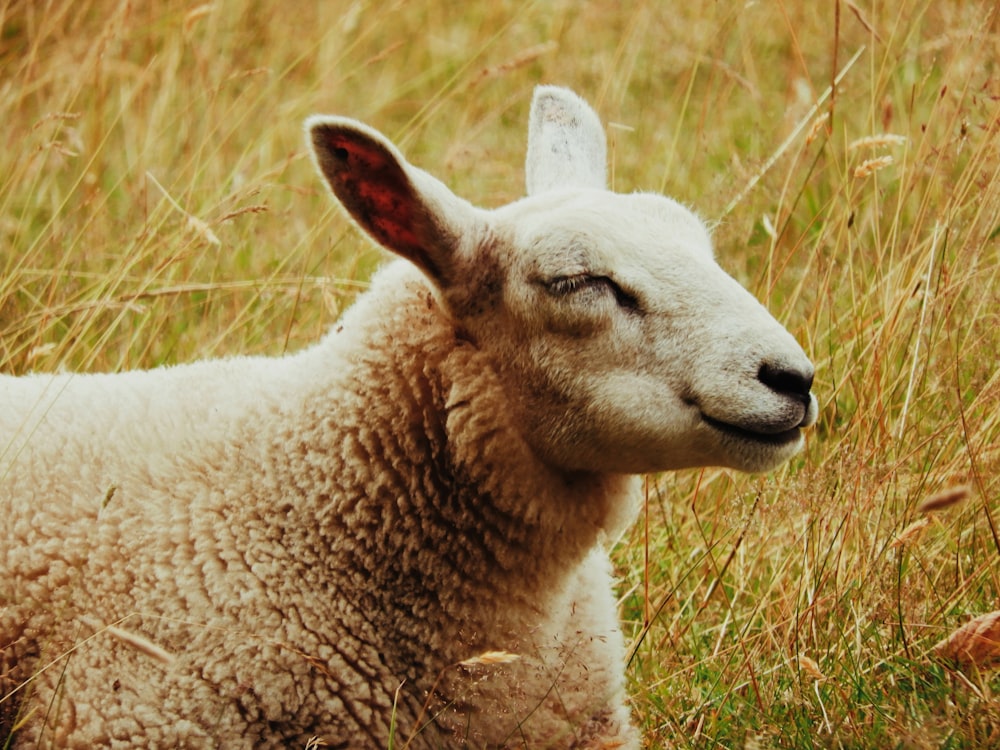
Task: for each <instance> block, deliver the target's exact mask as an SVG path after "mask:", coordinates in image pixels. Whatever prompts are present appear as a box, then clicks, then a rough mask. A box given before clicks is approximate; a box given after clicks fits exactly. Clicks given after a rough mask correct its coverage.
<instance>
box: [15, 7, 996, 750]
mask: <svg viewBox="0 0 1000 750" xmlns="http://www.w3.org/2000/svg"><path fill="white" fill-rule="evenodd" d="M0 70H2V75H0V116H2V122H3V139H4V149H3V151H2V153H0V371H2V372H5V373H22V372H27V371H32V370H34V371H52V370H57V369H60V368H70V369H81V370H88V371H114V370H121V369H128V368H137V367H151V366H156V365H160V364H164V363H175V362H186V361H191V360H194V359H197V358H202V357H210V356H220V355H224V354H227V353H236V352H244V353H261V352H266V353H271V354H280V353H281V352H283V351H286V350H289V351H290V350H295V349H298V348H300V347H302V346H304V345H305V344H306V343H308V342H311V341H314V340H315V339H316V338H317V337H319V336H320V335H321V334H322V332H323V331H324V330H325V329H326V327H327V326H329V325H330V324H331V322H332V321H334V320H335V319H336V317H337V316H338V315H339V313H340V311H342V310H343V309H344V308H345V307H346V306H347V305H349V304H350V302H351V300H352V298H353V297H354V295H356V294H357V293H358V291H359V290H360V289H363V288H364V286H365V283H366V279H367V278H368V276H369V274H370V273H371V271H372V270H373V269H374V268H375V267H376V266H377V264H378V263H379V262H380V259H381V258H382V257H383V256H382V255H381V253H380V252H379V251H377V250H375V249H373V248H372V247H371V246H370V245H369V244H368V243H367V242H366V241H365V240H363V239H362V238H361V236H360V235H359V234H358V232H357V231H356V230H354V229H352V228H351V227H350V226H349V224H348V222H347V221H346V220H345V218H344V217H343V216H342V215H341V214H340V213H339V211H338V210H337V209H336V208H335V207H334V206H333V205H332V201H330V199H329V198H328V196H327V195H326V193H325V191H324V188H323V187H322V184H321V182H320V180H319V178H318V177H317V176H315V175H314V173H313V171H312V167H311V165H310V162H309V159H308V156H307V154H306V151H305V147H304V142H303V137H302V130H301V123H302V121H303V119H304V118H305V117H306V116H307V115H309V114H312V113H316V112H326V113H337V114H345V115H350V116H353V117H356V118H358V119H360V120H363V121H365V122H368V123H370V124H372V125H373V126H375V127H377V128H378V129H380V130H382V131H383V132H385V133H386V134H388V135H389V136H390V137H391V138H393V139H394V140H396V142H397V143H399V144H400V145H401V147H402V148H403V149H404V151H405V152H406V154H407V156H408V157H409V158H410V159H411V160H412V161H413V162H414V163H416V164H418V165H421V166H423V167H425V168H426V169H428V170H429V171H431V172H433V173H435V174H436V175H437V176H439V177H440V178H441V179H443V180H444V181H445V182H446V183H447V184H448V185H449V186H450V187H452V189H454V190H455V191H456V192H457V193H459V194H460V195H463V196H465V197H467V198H468V199H469V200H471V201H473V202H474V203H477V204H480V205H484V206H496V205H499V204H502V203H505V202H507V201H510V200H513V199H515V198H516V197H518V196H520V195H521V194H522V192H523V189H522V185H523V170H522V166H521V165H522V163H523V158H524V144H525V125H526V120H527V109H528V104H529V101H530V96H531V90H532V87H533V86H534V85H535V84H536V83H541V82H544V83H560V84H564V85H568V86H570V87H572V88H574V89H575V90H577V91H578V92H579V93H580V94H581V95H583V96H584V97H585V98H587V99H588V100H589V101H591V102H592V103H593V104H594V106H595V107H596V109H597V110H598V111H599V112H600V114H601V116H602V119H603V120H604V122H605V123H607V124H608V142H609V149H610V164H609V168H610V174H611V175H612V179H613V183H614V185H615V187H616V189H617V190H620V191H631V190H653V191H660V192H664V193H667V194H669V195H671V196H673V197H675V198H677V199H679V200H681V201H683V202H684V203H686V204H688V205H690V206H691V207H693V208H695V209H696V210H697V211H698V212H699V213H700V214H701V215H702V216H703V217H704V218H705V219H706V220H707V221H709V222H710V223H712V225H713V226H714V238H715V243H716V247H717V253H718V257H719V261H720V263H721V264H722V266H723V267H724V268H726V269H727V270H728V271H729V272H730V273H732V274H733V275H734V276H735V277H736V278H737V279H739V280H740V281H741V283H743V284H744V285H745V286H747V287H748V288H749V289H750V290H751V291H753V292H754V293H755V294H756V295H757V296H758V298H760V299H761V300H762V301H763V302H764V303H765V304H766V305H767V306H768V307H769V308H770V309H771V310H772V311H773V312H774V313H775V315H776V316H777V317H778V318H779V319H780V320H781V321H782V322H783V323H784V324H786V325H787V326H788V328H789V329H790V330H791V331H792V332H793V333H794V334H795V335H796V337H797V338H798V339H799V341H800V342H802V344H803V346H804V347H805V348H806V350H807V351H808V352H809V353H810V355H811V356H812V357H813V360H814V362H815V363H816V366H817V379H816V387H815V390H816V393H817V396H818V397H819V399H820V403H821V415H820V419H819V423H818V424H817V425H816V427H815V428H814V429H812V430H811V431H810V433H809V435H808V442H807V446H806V449H805V450H804V451H803V453H802V454H801V455H800V456H799V457H797V458H796V459H795V460H794V461H793V462H792V463H791V464H790V465H789V466H787V467H785V468H782V469H781V470H778V471H776V472H774V473H772V474H770V475H767V476H744V475H737V474H733V473H730V472H727V471H720V470H715V469H707V470H704V471H697V472H682V473H679V474H675V475H665V476H651V477H649V478H648V480H647V483H646V488H647V504H646V510H645V513H644V515H643V519H642V521H641V522H640V524H638V525H637V526H636V527H635V528H634V529H633V530H632V532H631V533H630V535H629V538H627V539H624V540H622V542H621V544H620V545H619V547H618V549H617V551H616V559H617V562H618V564H619V569H620V575H621V606H622V615H623V617H624V619H625V621H626V633H627V638H628V639H629V640H630V641H631V643H632V644H633V645H632V658H631V661H630V663H629V666H628V674H629V680H630V685H631V693H632V695H633V699H634V709H635V716H636V720H637V722H638V723H639V724H640V725H641V726H642V728H643V732H644V734H645V736H646V738H647V742H648V746H649V747H653V748H667V747H676V748H746V749H747V750H749V749H750V748H761V749H764V748H812V747H830V748H894V747H898V748H914V749H920V750H923V749H924V748H963V747H970V748H971V747H1000V680H998V679H997V672H996V671H991V670H993V669H995V667H996V666H997V664H998V663H1000V647H994V648H993V653H992V663H991V658H990V656H991V655H990V654H989V653H984V654H983V657H982V658H977V659H972V660H970V662H969V663H967V664H965V665H964V667H963V668H962V669H954V668H953V665H951V664H947V663H944V662H942V661H941V660H939V659H937V658H935V656H934V653H933V651H932V647H933V646H934V644H935V643H937V642H938V641H939V640H941V639H943V638H945V637H947V636H948V635H949V634H950V633H952V632H953V631H955V630H956V629H957V628H959V627H960V626H961V625H963V624H964V623H966V622H968V621H969V620H970V619H972V618H973V617H975V616H977V615H982V614H985V613H988V612H991V611H994V610H998V609H1000V528H998V527H1000V370H998V361H1000V9H998V8H997V6H996V5H995V3H993V2H992V1H991V0H985V1H984V2H958V1H957V0H954V1H953V0H901V1H900V2H898V3H877V2H874V1H873V0H861V1H860V2H857V3H853V2H849V1H848V0H836V2H830V3H797V2H790V0H760V1H759V2H747V3H742V2H740V3H722V2H715V3H691V2H687V3H685V2H676V1H675V0H670V1H669V2H653V1H648V2H637V3H621V4H618V3H611V2H590V3H575V2H570V1H569V0H550V1H546V0H536V1H534V2H531V1H525V2H514V1H512V0H489V1H481V0H472V1H470V2H466V3H462V4H458V3H447V2H431V0H410V1H409V2H404V1H403V0H389V1H388V2H386V3H384V4H375V3H367V2H364V0H343V1H341V0H331V1H329V2H322V1H317V2H313V3H297V4H290V3H277V2H266V1H265V0H244V1H242V2H240V1H237V0H228V1H227V0H219V1H218V2H212V3H205V4H197V3H195V2H187V3H182V2H178V1H176V0H169V1H165V2H157V3H143V2H118V1H116V0H72V1H70V0H49V1H48V2H45V3H41V2H34V1H33V0H24V1H22V2H18V1H16V0H15V1H14V2H9V1H8V2H0ZM2 444H3V436H0V445H2ZM942 493H948V494H947V496H946V495H943V494H942ZM928 499H931V500H934V501H935V502H936V504H937V505H939V506H943V507H939V508H937V509H936V510H923V511H922V510H921V509H920V507H919V506H920V504H921V503H922V502H924V501H926V500H928ZM998 630H1000V629H998ZM988 650H989V649H986V651H988Z"/></svg>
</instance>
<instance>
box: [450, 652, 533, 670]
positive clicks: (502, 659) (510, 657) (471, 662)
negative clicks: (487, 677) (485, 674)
mask: <svg viewBox="0 0 1000 750" xmlns="http://www.w3.org/2000/svg"><path fill="white" fill-rule="evenodd" d="M520 658H521V656H520V655H519V654H512V653H510V652H509V651H484V652H483V653H481V654H479V656H473V657H471V658H469V659H464V660H462V661H460V662H459V664H461V665H462V666H463V667H472V666H477V665H481V666H491V665H494V664H510V663H512V662H515V661H517V660H518V659H520Z"/></svg>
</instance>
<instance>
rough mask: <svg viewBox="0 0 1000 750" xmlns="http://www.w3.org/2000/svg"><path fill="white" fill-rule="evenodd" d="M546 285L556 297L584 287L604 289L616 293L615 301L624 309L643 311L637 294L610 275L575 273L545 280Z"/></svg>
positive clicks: (636, 311)
mask: <svg viewBox="0 0 1000 750" xmlns="http://www.w3.org/2000/svg"><path fill="white" fill-rule="evenodd" d="M544 285H545V288H546V289H547V290H548V291H549V293H550V294H552V295H554V296H556V297H565V296H567V295H570V294H573V293H574V292H579V291H582V290H584V289H599V290H604V291H607V292H609V293H611V294H613V295H614V297H615V302H617V303H618V306H619V307H620V308H622V309H623V310H627V311H629V312H635V313H638V312H641V311H642V308H641V307H640V305H639V300H638V299H636V297H635V295H633V294H629V293H628V292H626V291H625V290H624V289H622V288H621V286H619V284H618V283H617V282H615V280H614V279H612V278H610V277H609V276H595V275H591V274H586V273H580V274H574V275H573V276H555V277H553V278H551V279H548V280H547V281H545V282H544Z"/></svg>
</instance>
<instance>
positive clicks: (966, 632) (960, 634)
mask: <svg viewBox="0 0 1000 750" xmlns="http://www.w3.org/2000/svg"><path fill="white" fill-rule="evenodd" d="M931 650H932V652H933V653H934V655H935V656H936V657H937V658H939V659H941V660H943V661H945V662H949V663H951V664H953V665H955V666H958V667H975V668H978V669H994V668H997V667H1000V611H996V612H990V613H989V614H985V615H980V616H979V617H976V618H974V619H972V620H969V622H967V623H965V625H963V626H962V627H960V628H959V629H958V630H956V631H955V632H954V633H952V634H951V635H949V636H948V637H947V638H945V639H943V640H941V641H939V642H938V643H936V644H935V645H934V647H933V649H931Z"/></svg>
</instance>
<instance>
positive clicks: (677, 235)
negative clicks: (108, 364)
mask: <svg viewBox="0 0 1000 750" xmlns="http://www.w3.org/2000/svg"><path fill="white" fill-rule="evenodd" d="M306 130H307V140H308V142H309V144H310V147H311V152H312V154H313V158H314V161H315V164H316V166H317V168H318V170H319V172H320V173H321V175H322V176H323V177H324V178H325V180H326V183H327V184H328V186H329V188H330V190H331V192H332V194H333V196H334V197H335V199H336V200H337V201H339V203H340V204H341V205H342V206H343V207H344V208H345V209H346V211H347V213H348V214H349V215H350V217H351V218H352V219H353V221H354V222H355V223H356V224H357V226H358V227H360V229H361V230H363V231H364V232H365V233H366V234H368V235H369V236H370V237H371V238H373V239H374V240H375V241H376V242H377V243H379V244H380V245H382V246H383V247H385V248H387V249H388V250H390V251H392V252H393V253H395V254H396V255H398V256H400V257H399V258H398V259H396V260H394V261H393V262H391V263H389V264H388V265H386V266H385V267H384V268H383V269H382V270H380V271H379V272H378V273H377V274H376V275H375V278H374V279H373V281H372V283H371V286H370V289H369V290H368V291H367V292H366V293H364V294H363V295H360V296H359V298H358V300H357V301H356V302H355V303H354V305H352V306H351V307H350V308H349V309H348V311H347V312H346V313H345V314H344V316H343V317H342V319H341V320H340V322H339V323H338V324H337V325H336V326H335V327H334V328H333V329H332V330H331V331H330V332H329V333H328V334H327V335H326V336H325V337H323V338H322V339H321V340H320V341H319V342H318V343H317V344H315V345H313V346H311V347H308V348H306V349H304V350H302V351H300V352H297V353H294V354H290V355H286V356H284V357H275V358H266V357H240V356H236V357H232V358H228V359H220V360H214V361H202V362H196V363H193V364H188V365H180V366H174V367H165V368H160V369H153V370H149V371H137V372H126V373H120V374H55V375H52V374H30V375H25V376H21V377H13V376H0V539H2V542H0V545H2V547H0V581H2V583H0V650H2V653H0V697H2V701H3V702H2V703H0V712H2V713H0V724H2V727H3V730H4V731H3V737H7V735H8V734H9V733H10V732H13V735H12V739H13V743H14V745H15V746H34V745H49V746H59V747H68V748H84V747H86V748H92V747H97V746H108V747H150V748H153V747H170V748H205V747H225V748H250V747H255V748H258V747H259V748H278V747H282V748H284V747H304V746H306V745H307V744H308V743H314V744H315V743H317V742H319V741H322V742H324V743H325V744H326V746H327V747H333V748H386V747H389V746H390V743H393V742H394V743H395V746H402V745H403V744H404V743H405V742H409V745H408V746H409V747H413V748H439V747H474V748H487V747H488V748H515V747H526V748H548V747H560V748H608V747H620V748H637V747H638V746H639V742H640V739H639V733H638V731H637V729H636V728H635V726H634V724H633V722H632V720H631V718H630V712H629V708H628V703H627V697H626V694H625V682H624V680H625V677H624V671H625V667H624V657H625V646H624V638H623V635H622V632H621V630H620V627H619V624H618V622H617V615H616V612H615V610H616V607H615V599H614V596H613V579H612V568H611V564H610V561H609V557H608V552H607V547H608V545H609V544H610V543H611V542H612V541H614V540H615V539H617V538H618V537H619V536H620V535H621V533H622V532H623V530H625V529H626V528H627V527H628V526H629V524H631V523H632V522H633V521H634V520H635V517H636V514H637V512H638V499H637V498H638V493H637V491H636V483H637V478H636V477H637V475H640V474H642V473H646V472H660V471H666V470H672V469H680V468H684V467H695V466H707V465H716V466H725V467H731V468H734V469H737V470H745V471H763V470H767V469H770V468H772V467H774V466H776V465H778V464H779V463H781V462H782V461H785V460H786V459H788V458H789V457H790V456H792V455H793V454H794V453H795V452H796V451H797V450H798V449H799V448H800V446H801V443H802V440H803V437H802V434H801V433H802V429H803V428H805V427H808V426H810V425H811V424H812V423H813V422H815V420H816V416H817V402H816V398H815V396H814V395H812V391H811V384H812V379H813V366H812V364H811V363H810V361H809V359H808V358H807V356H806V355H805V353H804V352H803V350H802V349H801V348H800V347H799V345H798V344H797V343H796V342H795V340H794V338H793V337H792V336H791V335H790V334H789V333H788V332H787V331H786V330H785V329H784V328H783V327H782V326H781V325H780V324H779V323H778V322H777V321H775V320H774V319H773V318H772V317H771V316H770V315H769V314H768V313H767V312H766V311H765V310H764V308H763V307H762V306H761V305H760V304H759V303H758V302H757V301H756V300H755V299H754V298H753V296H752V295H751V294H750V293H749V292H747V291H746V290H744V289H743V288H742V287H741V286H740V285H739V284H738V283H736V282H735V281H734V280H733V279H732V278H731V277H730V276H728V275H726V273H725V272H724V271H723V270H722V269H721V268H720V267H719V266H718V265H717V263H716V261H715V259H714V256H713V250H712V246H711V242H710V238H709V233H708V231H707V230H706V227H705V225H704V224H703V222H702V221H701V220H700V219H698V218H697V217H696V216H695V215H694V214H693V213H692V212H690V211H689V210H687V209H686V208H684V207H683V206H681V205H680V204H679V203H676V202H674V201H673V200H670V199H668V198H665V197H663V196H660V195H655V194H645V193H634V194H630V195H625V194H618V193H614V192H612V191H610V190H609V189H608V187H607V179H606V166H605V160H606V145H605V137H604V134H603V129H602V126H601V124H600V122H599V120H598V117H597V115H596V114H595V113H594V111H593V110H592V109H591V108H590V107H589V106H588V105H587V104H586V103H585V102H584V101H583V100H582V99H580V98H579V97H578V96H577V95H576V94H574V93H573V92H571V91H569V90H566V89H562V88H557V87H551V86H543V87H539V88H538V89H536V91H535V95H534V98H533V101H532V106H531V113H530V117H529V128H528V150H527V161H526V178H527V179H526V182H527V197H525V198H522V199H520V200H518V201H515V202H513V203H511V204H508V205H505V206H503V207H501V208H498V209H495V210H486V209H481V208H477V207H474V206H473V205H471V204H470V203H468V202H466V201H465V200H463V199H461V198H459V197H457V196H456V195H454V194H453V193H452V192H451V191H450V190H449V189H448V188H447V187H445V185H444V184H442V183H441V182H439V181H438V180H436V179H435V178H434V177H432V176H431V175H430V174H428V173H426V172H424V171H422V170H421V169H419V168H417V167H415V166H413V165H411V164H410V163H408V162H407V161H406V160H405V159H404V157H403V156H402V155H401V154H400V152H399V151H398V150H397V148H396V147H395V146H394V145H393V144H392V143H391V142H390V141H389V140H388V139H386V138H385V136H383V135H381V134H380V133H378V132H377V131H375V130H373V129H371V128H370V127H368V126H366V125H364V124H362V123H360V122H357V121H354V120H351V119H347V118H343V117H329V116H314V117H312V118H310V119H309V120H308V121H307V123H306Z"/></svg>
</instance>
